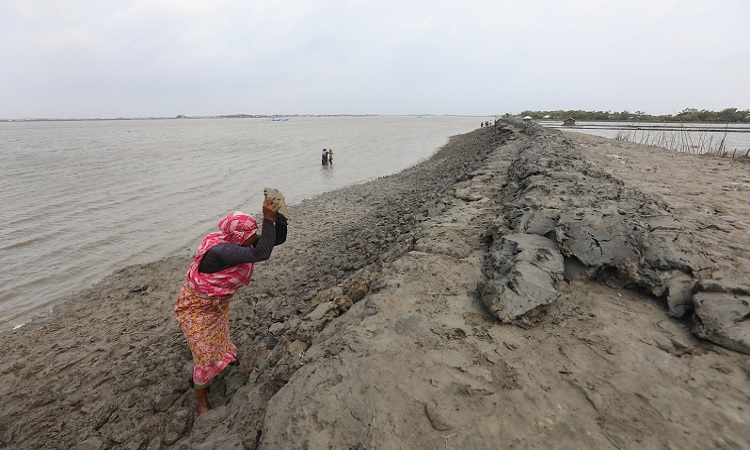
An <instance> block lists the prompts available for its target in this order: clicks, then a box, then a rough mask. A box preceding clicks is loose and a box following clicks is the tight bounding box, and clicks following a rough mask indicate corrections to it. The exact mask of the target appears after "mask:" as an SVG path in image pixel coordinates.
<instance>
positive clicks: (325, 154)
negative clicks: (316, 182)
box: [321, 149, 328, 166]
mask: <svg viewBox="0 0 750 450" xmlns="http://www.w3.org/2000/svg"><path fill="white" fill-rule="evenodd" d="M321 163H323V165H324V166H325V165H327V164H328V150H326V149H323V159H322V160H321Z"/></svg>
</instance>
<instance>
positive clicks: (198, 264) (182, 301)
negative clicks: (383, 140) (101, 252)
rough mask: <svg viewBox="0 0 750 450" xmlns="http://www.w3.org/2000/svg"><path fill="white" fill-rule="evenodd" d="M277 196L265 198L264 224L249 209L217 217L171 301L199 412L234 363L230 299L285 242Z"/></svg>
mask: <svg viewBox="0 0 750 450" xmlns="http://www.w3.org/2000/svg"><path fill="white" fill-rule="evenodd" d="M280 207H283V210H284V211H286V207H285V206H284V205H283V197H281V200H278V199H274V198H271V197H266V199H265V200H264V202H263V228H262V232H261V234H260V237H259V236H258V234H257V233H256V232H257V231H258V224H257V222H256V221H255V219H253V218H252V216H250V215H249V214H246V213H243V212H241V211H237V212H234V213H232V214H229V215H228V216H226V217H224V218H223V219H221V221H219V230H220V231H218V232H215V233H211V234H209V235H208V236H206V237H205V238H204V239H203V242H202V243H201V245H200V247H198V254H197V256H196V257H195V260H193V263H192V264H191V265H190V267H189V268H188V271H187V275H186V276H185V278H186V280H187V282H186V283H185V285H184V286H183V287H182V290H180V293H179V295H178V296H177V300H176V301H175V304H174V311H175V314H176V315H177V320H178V321H179V322H180V328H181V329H182V333H183V334H184V335H185V338H186V339H187V343H188V346H189V347H190V351H191V353H192V354H193V384H194V387H195V395H196V400H197V411H198V414H201V413H204V412H206V411H208V410H209V409H210V408H211V407H210V405H209V404H208V387H209V386H210V385H211V384H212V383H213V382H214V381H215V380H217V379H222V378H224V376H226V374H227V373H229V371H230V370H231V368H232V366H233V365H237V364H238V363H237V347H236V346H235V345H234V344H233V343H232V341H231V339H230V337H229V301H230V300H231V299H232V297H233V296H234V294H235V293H236V292H237V290H238V289H239V288H240V287H242V286H246V285H247V284H248V283H250V278H252V276H253V267H254V265H255V263H256V262H260V261H265V260H267V259H268V258H270V256H271V251H272V250H273V247H274V246H275V245H280V244H283V243H284V242H285V241H286V234H287V223H286V217H284V216H282V215H281V214H277V211H278V210H279V208H280Z"/></svg>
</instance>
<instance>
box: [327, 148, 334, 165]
mask: <svg viewBox="0 0 750 450" xmlns="http://www.w3.org/2000/svg"><path fill="white" fill-rule="evenodd" d="M328 164H331V165H333V149H331V148H329V149H328Z"/></svg>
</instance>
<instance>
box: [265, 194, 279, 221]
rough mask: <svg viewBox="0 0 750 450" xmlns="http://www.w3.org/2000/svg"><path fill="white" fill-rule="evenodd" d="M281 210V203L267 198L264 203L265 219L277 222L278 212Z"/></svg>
mask: <svg viewBox="0 0 750 450" xmlns="http://www.w3.org/2000/svg"><path fill="white" fill-rule="evenodd" d="M278 210H279V202H278V201H276V200H274V199H272V198H268V197H266V199H265V200H264V201H263V218H264V219H268V220H273V221H276V211H278Z"/></svg>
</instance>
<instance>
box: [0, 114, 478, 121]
mask: <svg viewBox="0 0 750 450" xmlns="http://www.w3.org/2000/svg"><path fill="white" fill-rule="evenodd" d="M489 116H492V114H488V115H479V116H476V115H466V114H270V115H269V114H230V115H220V116H186V115H183V114H179V115H177V116H174V117H111V118H103V117H99V118H86V119H80V118H79V119H76V118H68V119H55V118H30V119H0V122H96V121H112V120H179V119H271V118H274V117H489Z"/></svg>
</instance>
